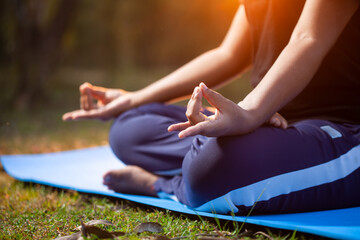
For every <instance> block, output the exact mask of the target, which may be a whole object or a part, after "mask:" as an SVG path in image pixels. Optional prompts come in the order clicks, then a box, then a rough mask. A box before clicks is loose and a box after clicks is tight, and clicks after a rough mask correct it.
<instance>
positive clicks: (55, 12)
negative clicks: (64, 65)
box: [12, 0, 78, 108]
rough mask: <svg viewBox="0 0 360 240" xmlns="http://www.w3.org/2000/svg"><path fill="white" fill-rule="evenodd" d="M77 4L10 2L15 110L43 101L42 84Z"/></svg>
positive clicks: (66, 1) (70, 0)
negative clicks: (12, 27) (13, 45)
mask: <svg viewBox="0 0 360 240" xmlns="http://www.w3.org/2000/svg"><path fill="white" fill-rule="evenodd" d="M77 4H78V1H77V0H48V1H39V0H17V1H14V2H13V6H12V7H13V10H14V16H15V44H16V47H15V65H16V67H17V74H18V78H17V84H16V89H15V92H14V94H13V96H14V98H13V99H12V101H13V103H15V105H16V107H17V108H24V107H27V106H31V105H32V104H33V103H34V102H36V101H39V100H40V101H43V100H44V98H45V96H46V94H45V93H46V89H45V84H46V80H47V79H48V78H49V75H50V74H51V73H52V71H53V70H54V68H55V66H56V63H57V62H58V60H59V56H60V53H61V46H62V45H61V41H62V37H63V35H64V33H65V32H66V30H67V29H68V27H69V25H70V23H71V21H72V19H73V17H74V14H75V11H76V6H77Z"/></svg>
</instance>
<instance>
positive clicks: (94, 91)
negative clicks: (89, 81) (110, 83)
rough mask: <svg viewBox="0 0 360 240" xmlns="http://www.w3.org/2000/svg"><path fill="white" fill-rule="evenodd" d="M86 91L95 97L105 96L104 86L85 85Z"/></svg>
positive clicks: (101, 97) (99, 98)
mask: <svg viewBox="0 0 360 240" xmlns="http://www.w3.org/2000/svg"><path fill="white" fill-rule="evenodd" d="M86 91H87V92H88V93H89V94H91V96H93V97H94V98H95V99H98V100H102V99H104V98H105V97H106V91H107V89H106V88H103V87H97V86H93V85H90V86H87V89H86Z"/></svg>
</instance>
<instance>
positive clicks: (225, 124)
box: [168, 83, 257, 138]
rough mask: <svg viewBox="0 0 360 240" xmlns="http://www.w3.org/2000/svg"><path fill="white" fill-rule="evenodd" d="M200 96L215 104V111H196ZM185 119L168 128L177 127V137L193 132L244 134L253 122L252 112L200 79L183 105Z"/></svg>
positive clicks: (213, 135)
mask: <svg viewBox="0 0 360 240" xmlns="http://www.w3.org/2000/svg"><path fill="white" fill-rule="evenodd" d="M202 97H205V98H206V100H207V101H208V102H209V103H210V104H211V105H212V106H213V107H215V109H216V110H215V113H214V115H211V116H209V117H208V116H205V115H204V114H202V113H201V112H200V110H201V108H202V103H201V100H202ZM186 116H187V118H188V121H187V122H183V123H178V124H173V125H171V126H170V127H169V128H168V131H180V133H179V137H180V138H184V137H189V136H195V135H197V134H200V135H204V136H209V137H218V136H227V135H237V134H245V133H248V132H250V131H252V130H254V129H255V128H256V127H257V126H256V125H255V124H254V121H252V114H251V113H250V112H248V111H246V110H245V109H243V108H241V107H240V106H239V105H237V104H236V103H234V102H232V101H230V100H229V99H227V98H225V97H223V96H222V95H221V94H219V93H217V92H215V91H213V90H211V89H209V88H207V86H206V85H205V84H204V83H201V84H200V86H199V87H196V88H195V89H194V92H193V95H192V96H191V99H190V101H189V103H188V106H187V111H186Z"/></svg>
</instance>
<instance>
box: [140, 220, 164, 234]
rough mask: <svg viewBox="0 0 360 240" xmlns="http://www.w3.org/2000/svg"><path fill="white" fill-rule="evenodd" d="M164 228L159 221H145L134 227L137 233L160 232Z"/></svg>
mask: <svg viewBox="0 0 360 240" xmlns="http://www.w3.org/2000/svg"><path fill="white" fill-rule="evenodd" d="M162 231H163V228H162V226H161V225H160V224H159V223H155V222H145V223H141V224H140V225H139V226H137V227H136V228H135V229H134V232H136V233H143V232H152V233H159V232H162Z"/></svg>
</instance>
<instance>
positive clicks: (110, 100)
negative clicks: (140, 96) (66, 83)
mask: <svg viewBox="0 0 360 240" xmlns="http://www.w3.org/2000/svg"><path fill="white" fill-rule="evenodd" d="M79 90H80V109H79V110H75V111H72V112H68V113H65V114H64V115H63V120H79V119H101V120H107V119H110V118H112V117H115V116H117V115H119V114H120V113H121V112H123V111H124V110H127V108H128V106H129V105H130V98H129V94H130V93H129V92H127V91H125V90H122V89H111V88H103V87H98V86H93V85H91V84H90V83H84V84H82V85H81V86H80V89H79Z"/></svg>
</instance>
